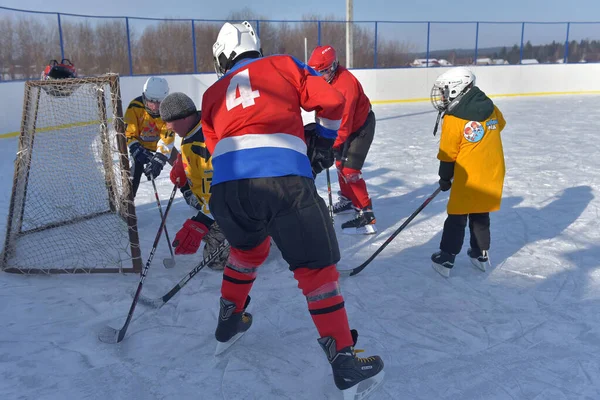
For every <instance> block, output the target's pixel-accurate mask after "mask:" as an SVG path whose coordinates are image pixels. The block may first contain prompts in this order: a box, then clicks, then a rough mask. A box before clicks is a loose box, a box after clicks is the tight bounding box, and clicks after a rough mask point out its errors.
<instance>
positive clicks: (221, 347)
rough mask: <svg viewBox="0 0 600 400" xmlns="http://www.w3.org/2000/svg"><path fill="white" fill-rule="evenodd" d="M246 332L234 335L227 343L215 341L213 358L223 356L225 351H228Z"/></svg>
mask: <svg viewBox="0 0 600 400" xmlns="http://www.w3.org/2000/svg"><path fill="white" fill-rule="evenodd" d="M244 333H246V332H239V333H236V334H235V336H234V337H232V338H231V339H229V341H227V342H219V341H217V348H216V349H215V356H218V355H220V354H223V353H224V352H225V351H227V349H229V348H230V347H231V346H233V344H234V343H235V342H237V341H238V340H239V339H240V338H241V337H242V336H244Z"/></svg>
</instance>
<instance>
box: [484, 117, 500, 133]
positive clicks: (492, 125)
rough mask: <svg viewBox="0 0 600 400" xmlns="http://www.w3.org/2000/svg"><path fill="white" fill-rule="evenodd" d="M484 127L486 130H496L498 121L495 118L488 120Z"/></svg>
mask: <svg viewBox="0 0 600 400" xmlns="http://www.w3.org/2000/svg"><path fill="white" fill-rule="evenodd" d="M485 127H486V128H488V130H494V129H498V120H497V119H496V118H492V119H490V120H489V121H487V122H486V123H485Z"/></svg>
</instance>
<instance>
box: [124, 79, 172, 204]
mask: <svg viewBox="0 0 600 400" xmlns="http://www.w3.org/2000/svg"><path fill="white" fill-rule="evenodd" d="M168 94H169V84H168V83H167V81H166V80H165V79H164V78H160V77H154V76H152V77H150V78H148V79H147V80H146V83H145V84H144V88H143V91H142V95H141V96H139V97H137V98H135V99H133V100H132V101H131V103H129V106H128V107H127V111H126V112H125V123H126V124H127V129H126V131H125V136H126V137H127V145H128V146H129V152H130V153H131V156H132V158H133V166H132V170H133V171H132V176H133V178H132V190H133V196H134V197H135V195H136V193H137V190H138V187H139V185H140V179H141V177H142V173H145V174H146V176H147V177H148V179H150V178H151V177H154V178H156V177H157V176H158V175H160V173H161V171H162V169H163V167H164V165H165V163H166V162H167V161H169V162H170V163H172V162H173V160H174V159H175V157H176V155H177V153H176V152H175V153H174V154H171V152H172V149H173V142H174V141H175V134H174V133H173V131H171V130H170V129H168V128H167V124H165V122H164V121H163V120H162V119H161V118H160V113H159V107H160V102H161V101H163V100H164V98H165V97H167V95H168ZM171 157H172V158H171Z"/></svg>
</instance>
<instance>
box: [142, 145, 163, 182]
mask: <svg viewBox="0 0 600 400" xmlns="http://www.w3.org/2000/svg"><path fill="white" fill-rule="evenodd" d="M167 160H168V158H167V156H165V155H164V154H162V153H159V152H156V153H154V157H152V159H151V160H150V162H149V163H148V164H146V168H144V174H146V176H147V177H148V179H151V178H154V179H156V178H157V177H158V176H159V175H160V173H161V171H162V169H163V167H164V166H165V164H166V163H167Z"/></svg>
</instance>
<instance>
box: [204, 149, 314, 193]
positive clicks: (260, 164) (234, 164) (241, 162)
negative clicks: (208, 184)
mask: <svg viewBox="0 0 600 400" xmlns="http://www.w3.org/2000/svg"><path fill="white" fill-rule="evenodd" d="M212 163H213V171H214V172H213V178H212V184H213V185H216V184H218V183H221V182H227V181H234V180H239V179H249V178H268V177H276V176H286V175H298V176H306V177H307V178H312V177H313V176H312V168H311V167H310V162H309V161H308V157H307V156H306V155H305V154H302V153H299V152H297V151H295V150H290V149H286V148H281V147H259V148H250V149H244V150H238V151H230V152H228V153H225V154H222V155H220V156H218V157H214V158H213V159H212Z"/></svg>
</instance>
